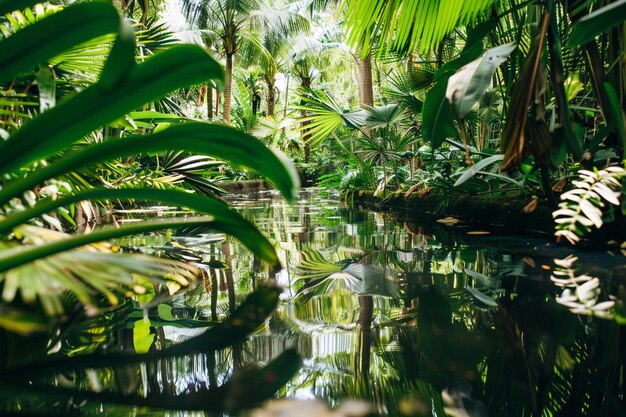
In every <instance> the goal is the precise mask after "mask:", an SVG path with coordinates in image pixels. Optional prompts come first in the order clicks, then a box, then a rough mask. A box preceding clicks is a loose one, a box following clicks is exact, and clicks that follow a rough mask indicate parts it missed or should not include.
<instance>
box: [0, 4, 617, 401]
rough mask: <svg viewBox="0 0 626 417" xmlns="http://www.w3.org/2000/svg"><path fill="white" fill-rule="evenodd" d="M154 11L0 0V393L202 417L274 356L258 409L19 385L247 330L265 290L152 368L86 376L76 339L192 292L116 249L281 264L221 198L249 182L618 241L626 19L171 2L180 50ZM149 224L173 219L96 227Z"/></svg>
mask: <svg viewBox="0 0 626 417" xmlns="http://www.w3.org/2000/svg"><path fill="white" fill-rule="evenodd" d="M164 7H165V5H164V4H159V2H152V3H151V2H147V1H140V2H135V1H128V2H127V1H121V2H114V4H113V5H111V4H106V3H103V2H90V1H80V2H76V3H72V4H66V3H64V2H55V1H51V2H49V3H37V2H36V1H31V0H1V1H0V15H2V18H0V20H1V21H0V30H1V32H2V38H1V39H0V136H1V137H2V139H1V140H0V175H1V176H0V294H1V299H0V336H1V338H2V340H3V342H2V343H3V346H5V347H4V348H2V349H4V350H5V351H6V350H7V349H8V350H11V349H15V347H16V346H18V345H20V344H21V343H25V342H27V343H28V344H29V346H30V347H29V349H27V350H25V351H24V352H23V353H22V354H21V355H16V356H15V357H11V358H7V357H3V358H2V361H3V362H2V363H0V389H1V390H2V391H3V392H4V391H5V390H6V392H9V391H11V392H15V393H16V395H18V394H19V393H37V394H41V393H47V394H46V395H52V396H54V395H58V396H60V397H63V398H70V397H74V398H84V399H88V400H89V399H93V400H102V401H108V402H116V403H121V404H135V405H151V406H157V407H162V408H173V409H177V408H187V409H198V410H209V409H211V410H213V411H216V410H224V409H228V410H237V409H238V407H240V406H241V405H233V404H232V401H231V400H230V399H229V398H231V397H229V396H228V395H225V394H224V393H225V392H227V393H230V394H229V395H232V396H235V395H238V396H246V397H248V396H249V397H250V403H253V402H254V401H257V400H262V399H265V398H267V397H270V396H271V395H273V393H274V392H275V391H276V389H277V388H278V387H280V386H281V384H283V383H284V382H286V381H287V380H288V379H289V377H290V376H291V375H292V374H293V373H294V372H295V369H297V367H298V358H297V357H296V355H295V354H294V353H293V352H292V351H288V352H286V353H285V354H283V355H281V356H280V357H279V358H277V359H276V360H275V361H274V362H272V363H269V364H268V365H267V366H266V367H265V368H261V369H257V370H253V371H250V372H249V374H247V377H249V378H250V379H251V380H252V381H254V380H255V379H256V380H258V381H260V380H266V379H263V378H267V376H268V375H271V376H272V378H273V379H272V380H271V381H270V383H268V384H266V387H265V389H260V390H255V389H254V384H250V385H249V386H246V387H242V384H241V383H237V381H234V382H232V383H231V382H225V383H224V385H222V386H220V387H219V389H216V390H209V391H210V392H205V393H204V394H206V395H207V396H210V398H213V399H214V401H213V402H212V405H211V406H210V407H209V406H206V404H205V403H204V402H202V401H198V399H197V398H194V397H193V396H189V398H183V397H180V398H174V397H164V398H155V397H154V396H153V397H150V396H148V397H141V396H135V395H134V394H133V395H122V394H120V395H113V394H107V393H92V392H87V391H85V390H80V389H78V388H77V387H69V388H68V387H67V386H64V387H59V386H55V385H54V384H50V383H49V381H48V380H47V379H45V378H41V375H44V376H45V375H47V376H48V377H50V375H52V374H54V373H55V372H59V371H67V370H82V369H90V368H96V367H107V366H112V364H115V363H124V364H127V365H128V364H136V363H139V362H144V363H146V362H147V363H156V362H155V361H157V360H159V359H162V358H171V357H181V356H185V355H188V354H189V353H190V352H195V351H210V350H215V349H218V348H220V347H224V346H227V345H230V344H233V343H236V342H237V341H240V340H242V339H243V338H244V337H245V336H246V335H247V334H249V333H250V332H252V331H253V330H254V329H255V328H256V327H258V325H259V324H260V323H262V322H263V320H264V319H265V318H266V317H267V315H269V314H270V312H271V311H272V309H273V307H274V306H275V305H276V303H277V302H278V291H277V290H276V288H275V287H274V286H273V285H268V286H262V287H260V288H259V289H257V290H256V291H254V292H253V293H252V294H251V295H250V296H249V298H248V299H247V300H246V301H245V302H244V303H243V304H242V305H241V306H240V307H238V308H237V309H236V310H235V309H234V305H232V306H231V315H230V317H229V319H228V320H227V321H224V322H221V323H219V324H216V323H192V324H190V323H187V324H188V325H189V326H191V327H194V326H198V327H210V330H209V331H208V332H206V333H204V334H203V335H201V336H197V337H196V338H192V339H190V340H189V341H187V342H185V343H183V344H181V345H175V346H170V347H168V348H163V349H161V350H158V351H155V350H154V349H152V350H150V349H149V347H150V346H152V345H151V342H152V341H153V339H150V340H149V341H148V342H146V343H148V345H147V347H146V346H145V345H142V343H141V342H137V343H136V344H135V349H134V351H133V353H136V354H126V353H120V354H119V356H115V355H101V354H100V353H98V352H99V350H100V349H101V348H102V343H101V341H99V340H97V338H96V337H93V334H91V335H89V331H88V330H87V329H92V328H93V323H94V320H95V321H98V320H100V322H99V323H101V324H102V323H104V324H102V326H103V327H106V326H108V325H110V323H109V322H108V320H110V316H107V314H108V313H111V312H112V311H119V309H131V310H132V309H135V310H136V311H134V312H133V313H132V314H137V312H138V311H140V310H142V311H145V318H147V317H148V311H151V309H152V310H154V309H155V308H157V307H156V306H158V305H160V304H161V303H162V302H163V301H164V300H167V299H170V297H172V296H174V295H176V294H179V293H181V292H183V291H184V290H185V289H187V288H189V287H192V286H193V285H194V283H195V282H196V281H202V280H205V279H206V271H205V270H204V269H203V268H201V267H198V266H197V265H194V264H193V263H190V262H186V261H185V259H184V257H183V258H181V257H180V256H178V257H176V256H173V255H172V254H171V253H169V254H168V253H165V254H164V256H161V257H158V256H149V255H146V254H141V253H134V252H133V251H131V250H127V249H126V248H125V247H124V245H123V242H124V239H127V238H128V237H129V236H132V235H136V234H143V233H150V232H155V231H157V230H167V229H173V228H174V229H177V230H189V229H191V228H193V229H194V230H196V231H200V232H203V231H204V232H207V231H209V230H210V231H211V233H216V232H219V233H223V234H226V235H228V236H229V239H230V238H233V239H236V240H238V241H240V242H241V243H242V244H243V245H245V246H246V247H247V248H248V249H249V250H250V251H252V252H253V253H254V254H255V256H256V257H257V258H258V259H259V260H261V261H263V262H265V263H267V264H268V265H269V266H270V267H271V268H277V267H279V266H280V262H279V259H278V256H277V255H276V250H275V247H274V246H273V243H272V242H271V241H270V240H269V239H268V238H267V237H266V236H265V235H264V234H262V233H261V232H260V231H259V230H257V229H256V227H255V226H254V225H253V224H252V223H250V222H249V221H248V220H246V219H245V218H244V217H243V216H242V215H241V214H239V213H238V212H237V211H235V210H233V209H231V208H229V207H228V205H227V204H226V203H225V202H224V201H223V200H222V199H221V198H220V196H221V195H222V194H223V193H224V191H223V190H222V188H221V187H220V184H221V181H226V182H228V181H233V180H241V179H255V178H264V179H268V180H269V181H270V182H271V183H272V184H273V185H274V186H275V188H276V189H278V190H279V191H280V192H281V193H282V195H283V196H284V197H285V198H286V199H287V200H294V199H295V197H296V195H297V189H298V187H299V182H300V180H302V182H303V183H305V184H306V185H317V186H320V187H323V188H327V189H339V190H341V191H342V192H344V193H345V194H346V195H350V193H351V192H355V191H357V192H360V191H371V192H373V194H374V195H375V196H376V197H378V198H379V199H380V200H381V201H384V200H385V199H387V198H388V197H390V196H391V195H395V196H403V197H404V198H408V197H410V196H412V195H417V196H419V197H423V196H426V195H429V196H438V197H439V199H438V201H439V207H438V208H439V209H441V208H444V207H445V205H446V204H447V202H449V201H451V200H452V199H454V197H455V196H457V195H472V196H481V198H482V197H485V198H487V199H492V200H494V201H500V200H505V199H507V200H508V199H519V200H522V201H524V203H525V204H526V203H527V204H526V207H525V209H524V211H525V212H530V211H533V210H535V209H536V208H537V207H538V206H540V207H548V208H549V210H550V211H553V216H554V219H555V220H554V221H555V227H556V232H555V234H556V236H557V238H558V239H559V240H561V239H562V240H563V242H566V241H568V242H570V243H571V244H576V243H578V242H579V241H580V240H581V239H582V238H584V237H585V236H587V235H588V234H589V233H590V232H591V231H592V230H593V229H600V228H601V227H602V226H603V225H604V224H605V223H607V222H611V221H620V222H622V221H623V214H624V212H625V211H626V206H625V205H624V202H623V201H622V199H621V195H622V189H623V184H624V182H623V181H624V159H625V158H626V114H625V113H624V109H625V108H626V107H625V101H626V64H625V62H626V59H625V56H624V54H625V52H626V44H625V40H624V39H625V33H624V30H625V26H624V22H625V20H626V0H616V1H610V0H595V1H593V0H534V1H533V0H531V1H528V0H523V1H522V0H480V1H469V0H466V1H461V0H416V1H404V2H403V1H384V0H376V1H358V0H345V1H343V2H337V1H332V0H308V1H288V0H273V1H269V0H258V1H257V0H200V1H195V0H182V2H181V13H182V15H183V16H184V18H185V20H186V22H187V24H188V27H189V33H191V34H192V35H193V38H194V39H195V41H196V45H189V44H182V43H181V42H180V41H179V40H177V38H176V37H175V36H174V34H173V33H171V32H170V30H169V29H168V27H167V24H166V23H163V20H159V18H161V17H164V16H162V15H163V10H162V9H164ZM165 22H167V19H165ZM244 169H245V170H244ZM499 199H500V200H499ZM150 204H152V205H156V204H160V205H164V204H167V205H171V206H175V207H179V208H184V209H186V210H189V211H188V212H187V211H186V212H185V215H183V216H173V217H171V218H166V219H149V220H144V221H141V222H136V223H130V222H129V223H128V224H123V225H121V226H120V225H119V224H116V222H115V218H111V216H110V210H111V209H112V208H116V209H123V208H126V205H130V206H131V207H140V206H142V205H150ZM189 212H193V213H197V214H198V215H197V216H196V215H195V214H194V215H193V216H192V215H187V214H189ZM102 215H105V216H108V217H109V218H108V219H105V220H108V221H103V222H102V221H101V218H100V217H101V216H102ZM200 215H202V216H200ZM520 221H521V222H523V221H524V218H523V215H522V213H520ZM101 222H102V223H108V224H109V225H105V226H100V225H99V223H101ZM111 242H115V243H111ZM120 242H122V243H121V244H120ZM603 243H604V242H603ZM613 244H615V242H613ZM620 244H621V245H622V246H623V243H622V242H616V245H617V246H618V247H619V245H620ZM120 249H121V250H120ZM119 252H122V253H119ZM165 252H167V251H165ZM224 257H225V258H226V263H230V262H231V260H230V259H229V258H230V249H229V246H228V243H224ZM175 258H177V259H175ZM270 281H271V280H270ZM228 285H230V286H231V287H232V285H233V284H232V276H231V282H229V283H228ZM233 304H234V303H233ZM138 305H140V306H141V308H139V307H137V306H138ZM152 312H154V311H152ZM128 317H134V319H137V317H136V316H132V315H130V316H127V319H128ZM128 320H129V323H131V324H130V325H134V326H140V325H139V324H137V323H139V322H140V320H134V321H132V320H130V319H128ZM156 321H158V319H156V318H155V317H153V322H156ZM90 326H91V327H90ZM156 327H159V326H158V325H156ZM137 328H138V327H137ZM144 330H145V329H144ZM138 332H139V330H138ZM77 334H80V335H81V336H80V337H81V338H82V339H81V343H78V344H69V343H66V341H67V339H68V337H69V336H68V335H74V336H75V335H77ZM144 336H146V338H148V339H149V337H148V335H145V334H144ZM144 342H145V341H144ZM58 345H62V346H63V347H62V348H59V347H58ZM6 346H12V347H11V348H7V347H6ZM137 346H143V348H139V349H138V348H137ZM2 349H0V351H2ZM59 349H60V350H61V351H60V352H59ZM94 352H95V353H94ZM79 353H81V354H85V355H86V356H80V355H77V354H79ZM87 354H90V355H87ZM50 355H52V358H51V359H50V358H46V357H47V356H50ZM68 357H69V358H68ZM42 358H44V359H42ZM15 375H19V377H17V378H15ZM33 381H35V382H33ZM229 384H230V385H229ZM251 387H252V388H251ZM233 393H236V394H233ZM15 404H17V403H15ZM15 404H14V403H11V404H9V406H8V407H7V409H9V410H12V411H14V410H13V408H15V407H13V406H14V405H15ZM18 408H19V407H18ZM27 411H28V410H27Z"/></svg>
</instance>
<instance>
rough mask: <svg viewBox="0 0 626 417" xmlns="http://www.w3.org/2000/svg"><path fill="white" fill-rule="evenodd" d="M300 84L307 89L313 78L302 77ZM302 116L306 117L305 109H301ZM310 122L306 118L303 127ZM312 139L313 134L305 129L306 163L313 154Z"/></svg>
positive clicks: (303, 141)
mask: <svg viewBox="0 0 626 417" xmlns="http://www.w3.org/2000/svg"><path fill="white" fill-rule="evenodd" d="M300 86H301V88H302V89H303V90H305V91H306V90H308V89H309V88H311V78H309V77H305V78H302V79H301V82H300ZM300 116H302V117H303V118H304V117H306V116H307V112H306V111H304V110H300ZM309 124H311V121H310V120H306V121H304V122H302V127H303V128H304V127H305V126H307V125H309ZM310 139H311V134H310V133H308V132H307V131H304V130H303V131H302V143H303V144H304V163H305V164H306V163H308V162H309V157H310V155H311V144H310V142H309V141H310Z"/></svg>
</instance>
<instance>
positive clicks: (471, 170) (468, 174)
mask: <svg viewBox="0 0 626 417" xmlns="http://www.w3.org/2000/svg"><path fill="white" fill-rule="evenodd" d="M503 159H504V155H502V154H498V155H493V156H490V157H488V158H485V159H482V160H481V161H479V162H478V163H476V164H475V165H472V166H471V167H468V168H467V169H466V170H465V171H464V172H463V174H461V176H460V177H459V179H458V180H456V182H455V183H454V186H455V187H458V186H459V185H461V184H463V183H464V182H465V181H467V180H469V179H470V178H472V177H473V176H474V175H476V174H477V173H478V172H479V171H482V170H483V169H484V168H486V167H488V166H489V165H491V164H493V163H495V162H500V161H502V160H503Z"/></svg>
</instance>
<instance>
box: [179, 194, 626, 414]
mask: <svg viewBox="0 0 626 417" xmlns="http://www.w3.org/2000/svg"><path fill="white" fill-rule="evenodd" d="M232 204H233V205H234V206H235V207H237V208H239V209H240V210H242V211H243V213H244V214H245V215H246V216H248V217H249V218H251V219H252V220H254V221H255V223H256V224H257V225H259V227H260V228H261V229H262V230H264V231H265V232H266V233H267V234H268V235H269V236H270V237H271V238H272V239H273V240H274V241H275V245H276V247H277V249H278V251H279V254H280V257H281V260H282V262H283V265H286V266H287V268H286V269H285V270H283V271H281V272H280V273H278V274H276V275H274V274H273V273H272V272H271V271H269V270H268V269H267V268H266V267H265V266H263V265H261V264H260V263H259V262H258V261H257V259H255V258H254V257H253V256H252V255H250V254H249V253H248V252H247V251H246V250H245V249H244V248H242V247H241V246H238V245H236V244H234V243H233V244H232V245H231V251H232V263H233V271H232V272H233V280H234V283H235V284H234V287H235V288H234V290H235V293H236V296H237V300H239V299H240V297H242V296H243V295H244V294H245V293H247V292H249V291H250V290H251V289H252V288H254V286H255V285H256V284H257V283H258V282H262V281H265V280H268V279H276V280H278V282H279V283H280V284H281V285H283V286H285V287H286V291H285V293H284V294H283V302H282V304H281V306H280V307H279V309H278V310H277V311H276V312H275V313H274V314H273V315H272V316H271V318H270V320H269V321H268V323H267V324H266V326H265V327H264V328H263V329H261V330H260V331H259V332H258V333H257V334H256V335H254V336H253V337H252V338H251V340H250V341H249V342H248V343H246V344H245V345H244V346H243V347H242V351H241V352H240V355H237V357H236V358H235V360H234V362H231V363H233V366H236V364H237V363H239V364H242V363H248V364H251V363H267V362H268V361H269V360H270V359H271V358H273V357H276V355H278V354H279V353H281V352H282V351H284V350H285V349H287V348H290V347H295V348H297V350H298V352H299V353H300V354H301V355H302V356H303V357H304V358H305V362H304V367H303V368H302V369H301V371H300V373H299V374H298V375H297V376H296V377H295V378H294V379H293V380H292V381H291V382H290V383H288V384H287V386H286V387H285V388H284V389H283V390H282V392H281V395H283V396H286V397H293V398H312V397H320V398H323V399H325V400H326V401H327V402H328V403H329V404H330V405H333V406H334V405H336V404H338V403H339V402H341V401H342V400H343V399H345V398H355V397H356V398H363V399H368V400H371V401H373V402H374V403H375V404H376V405H377V407H378V411H379V412H382V413H384V414H388V415H444V410H445V413H447V414H448V415H451V416H452V415H459V416H465V415H469V416H483V415H492V416H502V415H507V416H514V415H519V416H525V415H622V414H623V413H624V410H625V409H624V407H623V405H624V404H623V401H624V395H623V393H622V392H621V390H622V388H623V386H624V385H623V381H622V370H623V363H622V357H623V356H622V348H621V343H619V337H620V335H621V332H622V331H621V328H620V327H618V326H616V325H615V324H614V323H613V322H608V321H599V320H598V319H595V318H591V319H589V318H586V317H580V316H576V315H573V314H571V313H570V312H569V311H567V309H566V308H564V307H562V306H560V305H558V304H557V303H556V302H555V301H554V296H555V295H556V294H558V293H559V290H558V289H556V288H555V286H554V285H553V284H552V283H551V281H550V274H551V272H552V271H551V270H552V269H554V266H555V265H554V262H553V258H559V257H565V255H567V254H568V253H569V249H565V248H563V247H553V246H551V245H550V244H548V243H547V242H546V241H542V240H539V239H531V240H528V239H527V238H519V237H509V236H498V235H496V234H494V235H487V236H482V235H480V236H476V235H472V234H467V232H468V231H470V230H471V229H469V228H468V227H467V226H466V225H463V223H457V224H453V225H446V224H442V223H432V222H431V223H427V222H425V223H423V224H421V223H419V222H415V221H394V220H393V219H392V218H391V217H390V216H386V215H381V214H377V213H373V212H367V211H352V210H348V209H346V208H343V207H342V206H341V205H340V204H338V203H337V201H336V200H335V199H334V198H328V199H326V198H323V197H321V196H320V195H318V194H315V193H311V192H304V193H303V197H302V199H301V200H300V203H299V204H298V205H297V206H293V207H292V206H289V205H287V204H286V203H284V202H283V201H282V200H281V199H280V198H278V197H274V196H273V195H272V194H271V193H262V194H260V195H257V196H254V197H250V196H248V197H241V196H240V197H235V198H233V200H232ZM602 255H605V254H602ZM223 256H224V258H226V259H228V253H224V254H223ZM598 256H600V254H598V253H594V254H586V255H585V254H583V256H582V257H583V258H584V257H587V259H593V261H594V263H593V264H591V265H586V264H585V263H584V262H583V263H582V264H581V267H582V268H588V269H589V270H590V271H593V273H594V274H595V275H596V276H600V277H604V278H606V277H609V276H612V275H613V279H614V280H615V279H619V278H620V277H616V276H614V275H615V274H614V273H613V272H615V270H619V269H620V265H621V264H622V263H623V257H622V255H621V254H620V255H615V256H613V255H610V256H609V255H606V256H603V257H602V259H599V258H598ZM611 256H613V257H612V258H611ZM616 257H617V259H616ZM616 267H617V269H615V268H616ZM622 270H623V269H622ZM228 294H230V293H228ZM225 297H226V296H224V294H223V292H220V294H219V298H218V301H217V305H218V307H216V306H215V304H216V303H215V298H213V301H211V302H207V300H208V298H207V297H198V296H195V295H194V294H192V295H190V296H189V297H188V298H187V299H186V300H185V301H183V303H184V304H185V305H186V306H191V307H194V308H198V309H199V311H208V310H210V309H213V310H214V309H215V308H217V310H218V311H220V312H222V313H223V312H225V310H226V308H225V306H227V305H228V301H227V300H226V298H225ZM231 299H232V295H231ZM234 356H235V355H233V357H234Z"/></svg>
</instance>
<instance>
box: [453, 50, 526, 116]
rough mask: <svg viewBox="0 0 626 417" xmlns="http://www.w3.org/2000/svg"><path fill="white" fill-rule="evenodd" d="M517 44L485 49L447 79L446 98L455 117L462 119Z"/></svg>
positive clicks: (481, 95)
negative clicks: (479, 55) (476, 57)
mask: <svg viewBox="0 0 626 417" xmlns="http://www.w3.org/2000/svg"><path fill="white" fill-rule="evenodd" d="M516 47H517V45H515V44H505V45H500V46H496V47H495V48H491V49H489V50H488V51H486V52H485V53H484V54H483V56H481V57H480V58H478V59H476V60H474V61H472V62H470V63H469V64H467V65H465V66H463V67H462V68H461V69H460V70H458V71H457V72H456V73H455V74H454V75H452V76H451V77H450V78H449V79H448V87H447V89H446V98H447V99H448V101H449V102H450V104H451V105H452V108H453V110H454V113H455V115H456V117H458V118H459V119H464V118H465V116H466V115H467V113H468V112H469V111H470V110H471V109H472V108H473V107H474V106H475V105H476V104H478V102H479V101H480V99H481V98H482V97H483V95H484V94H485V92H486V91H487V89H488V88H489V87H490V86H491V84H492V79H493V75H494V73H495V72H496V70H497V69H498V67H499V66H500V65H501V64H502V63H503V62H504V61H506V59H507V58H508V57H509V55H510V54H511V53H512V52H513V51H514V50H515V48H516Z"/></svg>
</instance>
